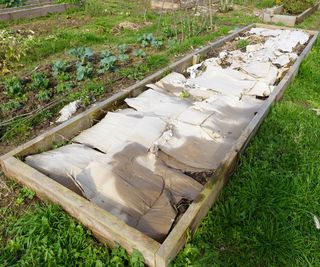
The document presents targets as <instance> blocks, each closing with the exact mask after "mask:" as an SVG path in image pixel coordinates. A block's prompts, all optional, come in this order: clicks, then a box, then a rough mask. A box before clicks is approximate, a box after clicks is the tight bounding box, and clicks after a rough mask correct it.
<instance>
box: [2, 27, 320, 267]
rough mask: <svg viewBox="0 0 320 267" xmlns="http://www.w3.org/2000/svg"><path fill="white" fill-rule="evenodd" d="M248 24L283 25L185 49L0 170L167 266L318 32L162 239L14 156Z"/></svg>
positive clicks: (86, 123)
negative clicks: (180, 55) (176, 58)
mask: <svg viewBox="0 0 320 267" xmlns="http://www.w3.org/2000/svg"><path fill="white" fill-rule="evenodd" d="M254 26H257V27H265V28H285V27H275V26H270V25H261V24H252V25H249V26H247V27H244V28H243V29H240V30H238V31H236V32H234V33H232V34H230V35H228V36H226V37H224V38H222V39H220V40H218V41H215V42H213V43H210V44H209V45H207V46H206V47H204V48H202V49H200V50H198V51H195V52H192V53H190V54H189V55H187V56H185V57H184V58H182V59H181V60H179V61H177V62H175V63H173V64H171V65H170V66H168V67H166V68H164V69H162V70H160V71H158V72H156V73H154V74H152V75H151V76H149V77H147V78H146V79H144V80H142V81H140V82H137V83H136V84H134V85H132V86H130V87H128V88H126V89H124V90H123V91H121V92H119V93H117V94H115V95H114V96H112V97H111V98H108V99H106V100H105V101H103V102H100V103H98V104H97V105H96V106H94V107H92V108H90V109H88V110H87V111H84V112H83V113H81V114H79V115H77V116H75V117H74V118H72V119H70V120H69V121H67V122H65V123H63V124H61V125H59V126H57V127H55V128H53V129H51V130H49V131H47V132H45V133H43V134H41V135H39V136H38V137H36V138H34V139H33V140H31V141H29V142H27V143H25V144H23V145H21V146H19V147H18V148H16V149H14V150H12V151H11V152H9V153H8V154H6V155H4V156H2V157H1V158H0V162H1V166H2V168H3V170H4V172H5V174H6V175H7V176H9V177H12V178H14V179H16V180H17V181H18V182H19V183H21V184H24V185H25V186H27V187H29V188H31V189H32V190H34V191H35V192H36V193H37V195H38V196H39V197H40V198H42V199H48V200H50V201H52V202H54V203H57V204H59V205H60V206H62V208H63V209H65V210H66V211H67V212H68V213H69V214H70V215H71V216H73V217H75V218H76V219H78V220H79V221H80V222H81V223H82V224H83V225H85V226H86V227H88V228H90V229H91V230H92V232H93V234H94V235H95V236H96V237H97V238H98V239H99V240H100V241H102V242H103V243H107V244H108V245H111V246H112V245H114V244H120V245H121V246H123V247H124V248H125V249H126V250H127V251H128V252H129V253H131V252H132V251H133V249H138V250H139V251H140V252H141V253H142V254H143V256H144V258H145V262H146V264H148V265H149V266H157V267H164V266H167V265H168V263H169V262H170V260H172V259H173V258H174V257H175V256H176V254H177V253H178V252H179V250H180V249H181V248H182V247H183V246H184V244H185V241H186V239H187V234H188V231H189V230H194V229H195V228H196V227H197V226H198V225H199V223H200V222H201V220H202V219H203V218H204V217H205V216H206V214H207V212H208V211H209V209H210V207H211V206H212V205H213V203H214V202H215V200H216V199H217V197H218V195H219V192H220V191H221V189H222V188H223V186H224V185H225V183H226V182H227V180H228V177H229V176H230V174H231V173H232V172H233V170H234V168H235V167H236V164H237V161H238V159H239V157H240V155H241V153H242V152H243V151H244V149H245V148H246V146H247V144H248V143H249V141H250V139H251V138H252V137H253V136H254V135H255V133H256V131H257V130H258V128H259V126H260V124H261V123H262V122H263V120H264V118H265V117H266V116H267V114H268V112H269V110H270V108H271V107H272V105H273V103H275V102H277V101H278V100H279V99H280V98H281V97H282V95H283V93H284V90H285V89H286V88H287V86H288V85H289V84H290V82H291V81H292V79H293V78H294V77H295V75H296V73H297V71H298V69H299V66H300V64H301V62H302V60H303V58H304V57H305V56H306V55H307V54H308V52H309V51H310V50H311V48H312V46H313V44H314V43H315V41H316V39H317V36H318V32H313V31H309V33H310V34H312V35H313V37H312V39H311V40H310V41H309V43H308V44H307V46H306V47H305V49H304V50H303V52H302V54H301V55H300V56H299V58H298V59H297V61H296V62H295V64H294V65H293V66H292V67H291V68H290V70H289V72H288V73H287V74H286V76H285V77H284V78H283V79H282V81H281V82H280V83H279V85H278V86H277V87H276V89H275V90H274V91H273V93H272V94H271V96H270V97H269V98H268V99H267V100H266V101H265V103H264V104H263V106H262V107H261V108H260V110H259V112H258V113H257V115H256V116H255V117H254V118H253V120H252V121H251V122H250V124H249V125H248V127H247V128H246V129H245V131H244V132H243V133H242V135H241V137H240V138H239V139H238V141H237V143H236V144H235V145H234V147H233V148H232V150H231V151H230V152H229V154H228V155H227V156H226V157H225V160H224V161H223V162H222V163H221V165H220V166H219V168H218V169H217V171H216V172H215V174H214V176H213V177H212V179H211V180H210V181H209V182H208V183H207V184H206V185H205V186H204V188H203V190H202V192H201V194H200V195H199V196H198V198H197V199H196V200H195V201H194V202H193V203H192V204H191V205H190V207H189V208H188V209H187V211H186V212H185V214H184V215H183V216H182V218H181V219H180V220H179V221H178V223H177V225H176V226H175V227H174V228H173V230H172V231H171V232H170V233H169V235H168V236H167V238H166V240H165V241H164V242H163V243H162V244H160V243H158V242H156V241H155V240H153V239H151V238H149V237H147V236H146V235H144V234H143V233H141V232H139V231H138V230H136V229H134V228H132V227H130V226H128V225H126V224H125V223H124V222H123V221H121V220H119V219H118V218H116V217H115V216H113V215H111V214H110V213H109V212H107V211H105V210H103V209H101V208H99V207H97V206H95V205H94V204H92V203H90V202H89V201H88V200H86V199H84V198H83V197H81V196H79V195H77V194H76V193H74V192H72V191H70V190H69V189H67V188H65V187H64V186H62V185H60V184H59V183H57V182H55V181H54V180H52V179H51V178H49V177H47V176H46V175H44V174H42V173H40V172H39V171H37V170H35V169H33V168H32V167H30V166H28V165H27V164H25V163H24V162H23V161H22V160H20V158H21V157H24V156H26V155H28V154H35V153H39V152H41V151H45V150H48V149H50V148H52V145H53V144H54V143H58V142H62V141H64V140H65V139H71V138H72V137H74V136H75V135H77V134H78V133H79V132H80V131H82V130H84V129H87V128H89V127H90V126H92V124H93V121H94V120H97V119H98V120H99V119H101V118H102V117H103V115H105V113H106V112H107V111H108V110H109V109H112V108H114V107H115V106H117V105H118V104H121V101H123V100H124V99H125V98H126V97H130V96H131V97H132V96H136V95H138V94H140V93H141V92H142V91H144V90H145V89H146V85H147V84H149V83H151V82H154V81H156V80H159V79H160V78H161V77H162V76H163V75H164V74H166V73H168V71H171V70H174V71H182V70H185V69H186V68H187V67H188V66H190V65H191V64H192V61H193V59H194V57H195V56H198V55H200V56H205V55H206V54H207V53H208V52H209V51H210V50H211V49H212V48H218V47H221V46H222V45H223V44H224V43H226V42H227V41H230V40H232V39H234V38H235V37H237V36H238V35H239V34H240V33H242V32H244V31H247V30H250V29H251V28H252V27H254Z"/></svg>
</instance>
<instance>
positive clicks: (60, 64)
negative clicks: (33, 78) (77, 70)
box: [52, 60, 70, 76]
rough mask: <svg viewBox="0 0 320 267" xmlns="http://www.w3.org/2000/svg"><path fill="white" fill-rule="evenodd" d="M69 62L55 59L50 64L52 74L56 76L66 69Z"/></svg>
mask: <svg viewBox="0 0 320 267" xmlns="http://www.w3.org/2000/svg"><path fill="white" fill-rule="evenodd" d="M69 66H70V65H69V63H68V62H66V61H64V60H57V61H55V62H54V63H53V64H52V73H53V76H58V75H59V74H62V73H64V72H66V71H67V69H68V68H69Z"/></svg>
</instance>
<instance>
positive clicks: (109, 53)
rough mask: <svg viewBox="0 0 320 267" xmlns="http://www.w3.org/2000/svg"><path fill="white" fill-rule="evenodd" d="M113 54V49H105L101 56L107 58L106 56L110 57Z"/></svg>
mask: <svg viewBox="0 0 320 267" xmlns="http://www.w3.org/2000/svg"><path fill="white" fill-rule="evenodd" d="M110 56H113V54H112V53H111V51H109V50H104V51H102V52H101V53H100V58H101V59H102V58H106V57H110Z"/></svg>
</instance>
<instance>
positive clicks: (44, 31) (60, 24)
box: [9, 15, 92, 36]
mask: <svg viewBox="0 0 320 267" xmlns="http://www.w3.org/2000/svg"><path fill="white" fill-rule="evenodd" d="M91 20H92V18H91V17H90V16H84V17H79V16H74V17H73V16H72V15H70V16H66V17H59V20H57V19H56V18H54V17H53V18H50V19H45V20H36V21H34V22H31V23H30V22H29V23H25V24H18V25H14V26H10V27H9V29H10V30H13V31H21V30H23V31H30V30H31V31H33V32H34V33H35V35H36V36H42V35H46V36H47V35H50V34H52V33H53V32H54V30H55V29H63V28H70V29H76V28H80V27H81V26H83V25H86V24H88V23H90V21H91Z"/></svg>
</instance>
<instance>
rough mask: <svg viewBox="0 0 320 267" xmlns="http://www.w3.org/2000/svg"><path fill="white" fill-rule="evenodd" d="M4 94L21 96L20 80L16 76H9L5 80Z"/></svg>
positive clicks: (11, 96)
mask: <svg viewBox="0 0 320 267" xmlns="http://www.w3.org/2000/svg"><path fill="white" fill-rule="evenodd" d="M4 84H5V85H4V86H5V90H6V91H5V94H6V95H7V96H8V97H10V98H16V97H21V96H22V95H23V94H24V91H23V86H22V84H21V80H20V78H18V77H11V78H9V79H6V80H5V83H4Z"/></svg>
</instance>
